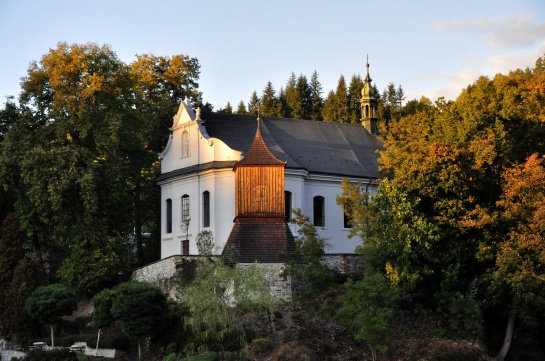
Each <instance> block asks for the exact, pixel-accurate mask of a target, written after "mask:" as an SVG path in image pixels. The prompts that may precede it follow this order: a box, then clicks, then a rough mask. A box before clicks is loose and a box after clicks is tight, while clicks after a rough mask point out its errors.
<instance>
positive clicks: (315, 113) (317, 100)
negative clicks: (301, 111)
mask: <svg viewBox="0 0 545 361" xmlns="http://www.w3.org/2000/svg"><path fill="white" fill-rule="evenodd" d="M310 99H311V101H310V102H311V110H310V119H312V120H322V119H323V117H322V109H323V107H324V100H323V98H322V84H320V82H319V81H318V72H317V71H316V70H314V73H312V77H311V78H310Z"/></svg>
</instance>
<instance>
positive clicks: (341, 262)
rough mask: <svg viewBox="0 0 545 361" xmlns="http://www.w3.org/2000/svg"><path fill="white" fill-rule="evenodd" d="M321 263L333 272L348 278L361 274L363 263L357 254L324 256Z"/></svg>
mask: <svg viewBox="0 0 545 361" xmlns="http://www.w3.org/2000/svg"><path fill="white" fill-rule="evenodd" d="M321 263H322V264H323V265H324V266H326V267H327V268H329V269H331V270H333V271H336V272H339V273H341V274H346V275H349V276H351V275H356V274H361V273H363V262H362V260H361V256H360V255H359V254H353V253H348V254H326V255H325V256H324V257H323V258H322V260H321Z"/></svg>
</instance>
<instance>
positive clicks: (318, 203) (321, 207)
mask: <svg viewBox="0 0 545 361" xmlns="http://www.w3.org/2000/svg"><path fill="white" fill-rule="evenodd" d="M312 206H313V210H314V212H313V215H314V226H315V227H325V200H324V197H322V196H316V197H314V198H313V200H312Z"/></svg>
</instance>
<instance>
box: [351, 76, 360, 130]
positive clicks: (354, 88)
mask: <svg viewBox="0 0 545 361" xmlns="http://www.w3.org/2000/svg"><path fill="white" fill-rule="evenodd" d="M363 85H364V83H363V80H362V79H361V76H360V75H359V74H354V75H352V79H351V80H350V85H349V87H348V113H349V119H350V123H352V124H359V123H360V122H361V104H360V99H361V90H362V89H363Z"/></svg>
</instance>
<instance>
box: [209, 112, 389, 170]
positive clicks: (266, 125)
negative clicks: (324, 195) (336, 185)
mask: <svg viewBox="0 0 545 361" xmlns="http://www.w3.org/2000/svg"><path fill="white" fill-rule="evenodd" d="M201 118H202V119H203V120H204V121H205V123H204V126H205V127H206V130H207V132H208V134H209V135H210V136H211V137H215V138H218V139H220V140H222V141H223V142H225V143H226V144H227V145H228V146H229V147H230V148H231V149H235V150H238V151H241V152H242V153H243V154H245V153H247V152H248V150H249V149H250V146H251V145H252V141H253V139H254V134H255V131H256V127H257V120H256V116H254V115H241V114H227V113H210V112H203V113H202V115H201ZM260 129H261V135H262V137H263V140H264V141H265V143H266V144H267V147H268V148H269V149H270V151H271V152H272V153H273V154H274V156H275V157H277V158H278V159H280V160H281V161H284V162H287V164H286V168H292V169H305V170H307V171H308V172H311V173H322V174H332V175H341V176H347V177H349V176H353V177H360V178H362V177H370V178H377V177H378V176H379V174H378V157H379V155H378V153H377V150H381V149H383V145H382V143H381V142H380V141H379V140H378V139H377V138H376V137H375V136H373V135H371V134H370V133H369V132H368V131H367V130H365V128H364V127H363V126H361V125H357V124H340V123H326V122H319V121H313V120H303V119H288V118H272V117H261V126H260Z"/></svg>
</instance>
